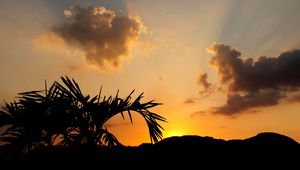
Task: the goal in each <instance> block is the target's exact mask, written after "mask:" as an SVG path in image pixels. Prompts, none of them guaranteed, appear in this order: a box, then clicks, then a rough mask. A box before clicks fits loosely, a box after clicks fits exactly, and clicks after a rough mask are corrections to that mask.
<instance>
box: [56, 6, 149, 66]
mask: <svg viewBox="0 0 300 170" xmlns="http://www.w3.org/2000/svg"><path fill="white" fill-rule="evenodd" d="M64 15H65V17H66V18H67V19H66V21H65V22H64V23H63V24H61V25H58V26H56V27H54V28H53V30H52V31H53V32H54V33H55V34H56V35H58V36H59V37H60V38H61V39H63V40H64V41H65V43H66V44H68V45H69V46H72V47H77V48H80V49H81V50H82V51H83V52H84V56H85V59H86V61H87V62H88V63H89V64H92V65H94V66H97V67H99V68H100V69H101V70H111V69H116V68H120V66H121V65H122V63H123V61H124V59H125V58H126V57H129V56H130V53H131V48H132V47H133V45H134V44H135V43H136V42H137V40H138V37H139V35H140V34H141V33H142V32H143V31H144V30H145V27H144V25H143V22H142V21H141V19H140V18H139V17H133V16H130V15H125V14H122V13H116V12H114V11H112V10H109V9H106V8H105V7H94V6H88V7H87V8H83V7H80V6H73V7H71V8H70V9H66V10H65V11H64Z"/></svg>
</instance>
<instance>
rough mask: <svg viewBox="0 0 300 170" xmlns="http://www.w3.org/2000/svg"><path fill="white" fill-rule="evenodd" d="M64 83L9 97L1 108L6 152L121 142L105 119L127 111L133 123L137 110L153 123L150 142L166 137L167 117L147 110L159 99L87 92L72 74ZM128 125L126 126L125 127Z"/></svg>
mask: <svg viewBox="0 0 300 170" xmlns="http://www.w3.org/2000/svg"><path fill="white" fill-rule="evenodd" d="M61 80H62V82H63V84H61V83H59V82H54V83H53V84H52V85H51V87H50V88H49V89H48V88H47V86H46V84H45V89H44V90H41V91H29V92H24V93H20V94H19V96H18V100H17V101H14V102H11V103H6V104H5V106H4V107H3V108H2V110H0V127H5V128H6V132H5V133H4V134H3V135H2V136H1V138H0V140H1V143H2V146H1V155H2V156H3V157H8V156H14V155H20V154H25V153H28V152H31V153H34V152H38V150H49V149H50V150H51V148H53V150H54V148H55V149H57V148H69V149H70V148H71V149H72V148H73V149H74V148H77V149H78V148H84V150H95V149H99V148H101V147H102V148H104V147H105V148H106V147H112V146H121V145H122V144H121V143H120V142H119V141H118V140H117V138H116V137H115V136H114V135H113V134H112V133H110V132H109V131H108V129H106V128H105V126H104V124H105V123H106V122H107V121H108V120H109V119H111V118H112V117H113V116H115V115H117V114H120V115H121V116H122V117H123V119H124V114H128V115H129V118H130V121H131V123H132V121H133V120H132V116H131V114H132V113H133V112H136V113H138V114H139V115H141V116H142V117H143V118H144V120H145V121H146V124H147V126H148V129H149V134H150V139H151V142H154V143H156V142H157V141H158V140H159V139H161V138H162V131H161V130H162V129H163V127H162V126H161V125H160V124H159V122H165V121H166V119H165V118H164V117H162V116H159V115H158V114H155V113H153V112H151V111H149V109H150V108H152V107H155V106H157V105H159V104H160V103H156V102H154V101H149V102H145V103H142V102H141V99H142V98H143V93H142V94H140V95H139V96H138V97H137V98H136V99H134V100H132V97H131V95H132V93H133V92H134V91H132V92H131V93H130V94H129V95H128V96H127V97H125V98H120V97H119V96H118V92H117V94H116V95H115V96H109V97H106V96H103V97H102V96H101V91H102V88H101V89H100V93H99V95H96V96H92V97H91V96H89V95H83V94H82V92H81V90H80V88H79V85H78V84H77V83H76V82H75V81H74V80H73V79H72V80H71V79H69V78H68V77H62V78H61ZM124 130H125V129H124Z"/></svg>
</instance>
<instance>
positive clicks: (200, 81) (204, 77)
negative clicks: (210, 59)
mask: <svg viewBox="0 0 300 170" xmlns="http://www.w3.org/2000/svg"><path fill="white" fill-rule="evenodd" d="M197 84H198V85H199V86H202V87H204V89H208V88H209V87H210V86H211V84H210V83H208V82H207V73H203V74H201V73H200V75H199V77H198V80H197Z"/></svg>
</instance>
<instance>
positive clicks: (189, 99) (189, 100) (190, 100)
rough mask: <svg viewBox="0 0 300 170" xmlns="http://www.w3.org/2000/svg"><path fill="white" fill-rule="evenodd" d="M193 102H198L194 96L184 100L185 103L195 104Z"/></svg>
mask: <svg viewBox="0 0 300 170" xmlns="http://www.w3.org/2000/svg"><path fill="white" fill-rule="evenodd" d="M193 103H196V101H195V99H192V98H188V99H186V100H185V101H184V102H183V104H193Z"/></svg>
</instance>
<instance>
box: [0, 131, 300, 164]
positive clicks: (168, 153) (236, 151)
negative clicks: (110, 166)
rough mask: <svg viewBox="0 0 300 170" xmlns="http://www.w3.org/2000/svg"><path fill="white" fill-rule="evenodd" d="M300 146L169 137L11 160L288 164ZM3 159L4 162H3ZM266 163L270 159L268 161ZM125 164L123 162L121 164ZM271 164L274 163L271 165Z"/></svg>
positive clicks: (265, 137)
mask: <svg viewBox="0 0 300 170" xmlns="http://www.w3.org/2000/svg"><path fill="white" fill-rule="evenodd" d="M299 153H300V144H299V143H298V142H296V141H295V140H294V139H292V138H290V137H288V136H285V135H282V134H278V133H273V132H263V133H259V134H257V135H255V136H252V137H249V138H246V139H233V140H224V139H215V138H213V137H210V136H204V137H203V136H197V135H185V136H173V137H168V138H165V139H162V140H161V141H159V142H157V143H155V144H150V143H143V144H141V145H139V146H121V147H113V148H98V149H97V150H88V149H87V148H85V147H80V148H55V149H53V148H52V149H42V150H37V151H34V152H31V153H27V154H24V155H21V156H20V155H19V156H18V157H16V158H14V159H12V160H21V161H24V160H25V161H39V160H42V161H50V162H51V161H63V162H69V161H75V162H76V161H80V162H84V161H88V162H98V161H100V162H101V161H104V162H127V163H128V162H156V161H160V162H164V163H170V164H172V163H176V162H177V163H180V164H183V163H186V162H189V163H191V164H193V163H197V162H198V161H200V160H201V162H202V164H206V165H214V162H226V163H230V162H232V161H238V162H241V163H249V161H250V163H251V162H252V163H251V164H258V163H263V164H271V163H272V162H275V163H285V162H289V163H290V162H292V163H296V162H298V159H299ZM4 160H7V159H4ZM268 160H271V162H270V161H268ZM125 164H126V163H125ZM273 165H274V163H273Z"/></svg>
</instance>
